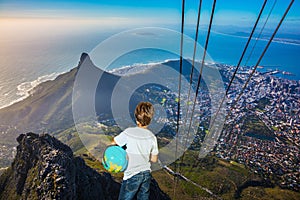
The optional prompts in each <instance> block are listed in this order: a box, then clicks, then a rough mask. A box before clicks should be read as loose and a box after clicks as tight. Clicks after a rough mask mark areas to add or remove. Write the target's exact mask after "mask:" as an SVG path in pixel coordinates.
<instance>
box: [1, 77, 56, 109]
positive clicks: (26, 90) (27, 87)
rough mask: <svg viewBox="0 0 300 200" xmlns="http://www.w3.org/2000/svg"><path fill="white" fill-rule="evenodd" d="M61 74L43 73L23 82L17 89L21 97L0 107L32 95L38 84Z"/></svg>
mask: <svg viewBox="0 0 300 200" xmlns="http://www.w3.org/2000/svg"><path fill="white" fill-rule="evenodd" d="M60 74H61V73H52V74H48V75H43V76H40V77H38V78H37V79H36V80H33V81H28V82H24V83H21V84H20V85H18V86H17V89H18V91H17V95H18V96H20V97H19V98H17V99H16V100H14V101H11V102H10V103H9V104H7V105H4V106H2V107H0V109H1V108H4V107H7V106H10V105H12V104H14V103H17V102H19V101H22V100H24V99H26V98H27V97H29V96H30V94H31V91H32V90H33V89H34V88H35V87H36V86H38V85H39V84H41V83H43V82H46V81H50V80H54V79H55V78H56V77H57V76H58V75H60Z"/></svg>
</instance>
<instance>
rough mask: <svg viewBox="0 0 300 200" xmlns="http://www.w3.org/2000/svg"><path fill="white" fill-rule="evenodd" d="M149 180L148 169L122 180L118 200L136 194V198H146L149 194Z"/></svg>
mask: <svg viewBox="0 0 300 200" xmlns="http://www.w3.org/2000/svg"><path fill="white" fill-rule="evenodd" d="M150 182H151V174H150V171H143V172H140V173H138V174H136V175H134V176H132V177H131V178H129V179H127V180H123V182H122V186H121V190H120V194H119V200H131V199H133V198H134V196H135V195H136V194H137V199H138V200H148V199H149V194H150Z"/></svg>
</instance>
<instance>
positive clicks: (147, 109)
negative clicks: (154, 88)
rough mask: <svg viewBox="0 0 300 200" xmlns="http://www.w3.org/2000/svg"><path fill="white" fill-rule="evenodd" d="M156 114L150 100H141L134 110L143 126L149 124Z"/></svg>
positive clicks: (136, 117) (137, 119)
mask: <svg viewBox="0 0 300 200" xmlns="http://www.w3.org/2000/svg"><path fill="white" fill-rule="evenodd" d="M153 115H154V108H153V105H152V104H151V103H150V102H140V103H139V104H138V105H137V106H136V108H135V111H134V116H135V119H136V121H137V122H138V123H140V124H141V125H142V126H148V125H149V124H150V122H151V120H152V117H153Z"/></svg>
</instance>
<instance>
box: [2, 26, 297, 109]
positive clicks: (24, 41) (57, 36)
mask: <svg viewBox="0 0 300 200" xmlns="http://www.w3.org/2000/svg"><path fill="white" fill-rule="evenodd" d="M123 30H126V29H125V28H117V29H116V28H111V27H110V28H99V27H98V28H96V29H95V28H91V29H88V28H86V27H85V28H82V29H76V31H70V30H66V31H60V32H59V33H51V32H49V33H47V34H45V32H41V33H39V32H37V33H34V34H33V35H32V36H31V35H28V34H27V35H26V36H24V35H23V34H21V33H20V34H15V35H14V36H13V37H12V36H11V37H10V36H9V35H8V34H2V35H0V46H1V52H0V70H1V73H0V108H3V107H6V106H8V105H11V104H12V103H14V102H17V101H20V100H22V99H24V98H26V97H27V96H28V95H29V91H30V90H31V89H32V88H33V87H35V86H36V85H38V84H40V83H41V82H44V81H47V80H53V79H54V78H55V77H57V76H58V75H59V74H61V73H63V72H66V71H69V70H70V69H72V68H74V67H76V66H77V65H78V61H79V58H80V55H81V53H82V52H87V53H89V52H91V51H92V50H93V49H94V48H95V47H96V46H97V45H98V44H99V43H101V42H102V41H103V40H105V39H106V38H109V37H110V36H111V35H113V34H116V33H118V32H120V31H123ZM186 34H187V35H189V36H191V37H194V36H193V35H194V33H193V32H192V31H190V32H189V31H187V33H186ZM205 38H206V35H205V32H204V31H202V32H200V35H199V43H200V44H201V45H202V46H204V41H205ZM246 41H247V38H246V37H245V36H243V34H241V33H231V34H224V33H220V32H212V33H211V36H210V41H209V44H208V51H207V52H208V54H209V55H210V56H211V58H212V59H213V61H214V62H217V63H222V64H229V65H236V64H237V63H238V60H239V58H240V56H241V54H242V51H243V48H244V46H245V44H246ZM254 43H255V40H254V41H253V42H251V43H250V46H249V49H250V50H251V49H252V46H253V45H254ZM266 43H267V41H266V39H264V37H262V39H260V40H258V42H257V44H256V48H255V51H253V52H252V54H251V56H249V54H250V53H249V52H250V51H249V52H247V53H246V55H245V58H244V60H243V62H242V64H241V65H247V66H253V65H255V63H256V62H257V59H258V57H259V55H260V53H261V51H262V49H263V48H264V46H265V45H266ZM116 48H118V47H116ZM191 52H192V49H191ZM191 55H192V54H191ZM299 56H300V34H293V35H291V34H286V35H285V34H282V33H281V34H279V35H278V37H277V38H276V40H274V42H273V43H272V44H271V45H270V48H269V49H268V51H267V53H266V54H265V56H264V58H263V60H262V62H261V63H260V66H262V69H260V70H265V71H268V70H274V69H278V70H280V71H281V72H283V71H285V72H290V73H291V74H292V75H283V74H279V75H278V76H281V77H283V78H287V79H294V80H300V70H299V68H300V64H299V61H298V58H299ZM168 59H179V58H178V56H176V55H174V54H172V53H169V52H163V51H161V50H155V49H145V50H141V51H134V52H131V53H129V54H127V55H125V56H122V57H121V58H120V59H117V60H116V61H115V62H114V63H113V64H112V65H111V66H110V67H111V69H114V68H121V67H124V66H129V65H133V64H136V63H159V62H163V61H165V60H168Z"/></svg>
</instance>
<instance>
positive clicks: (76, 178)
mask: <svg viewBox="0 0 300 200" xmlns="http://www.w3.org/2000/svg"><path fill="white" fill-rule="evenodd" d="M17 141H18V143H19V145H18V147H17V155H16V157H15V160H14V162H13V163H12V166H11V167H10V168H9V169H7V170H6V171H5V172H4V173H3V174H2V175H1V177H0V199H5V200H7V199H39V200H40V199H72V200H74V199H75V200H76V199H105V200H109V199H117V198H118V193H119V190H120V183H118V182H116V181H114V179H113V178H112V176H111V175H110V174H109V173H106V172H102V173H98V172H96V171H95V170H93V169H92V168H90V167H88V166H87V165H86V164H85V162H84V160H83V159H82V158H81V157H74V156H73V152H72V150H71V148H70V147H68V146H67V145H65V144H63V143H62V142H60V141H59V140H57V139H56V138H54V137H52V136H50V135H48V134H43V135H37V134H34V133H27V134H21V135H20V136H19V137H18V138H17ZM150 199H169V198H168V196H167V195H165V194H164V193H163V192H162V191H161V190H160V189H159V187H158V184H157V183H156V182H155V180H153V181H152V184H151V197H150Z"/></svg>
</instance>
